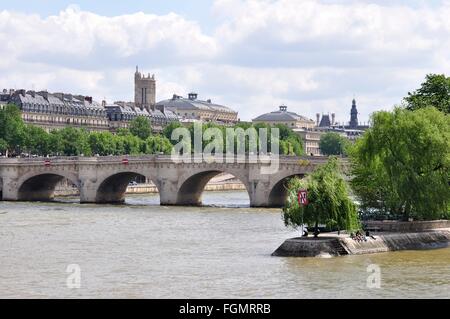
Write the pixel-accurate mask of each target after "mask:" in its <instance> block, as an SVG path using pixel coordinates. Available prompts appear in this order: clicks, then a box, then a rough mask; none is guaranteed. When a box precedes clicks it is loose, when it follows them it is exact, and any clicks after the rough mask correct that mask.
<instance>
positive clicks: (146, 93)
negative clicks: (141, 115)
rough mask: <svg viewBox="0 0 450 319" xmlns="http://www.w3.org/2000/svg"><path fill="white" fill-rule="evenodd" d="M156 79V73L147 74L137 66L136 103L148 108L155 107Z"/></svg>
mask: <svg viewBox="0 0 450 319" xmlns="http://www.w3.org/2000/svg"><path fill="white" fill-rule="evenodd" d="M155 95H156V81H155V75H154V74H153V75H152V76H150V73H149V74H148V76H145V75H144V74H141V72H139V70H138V67H137V66H136V73H134V104H135V105H136V106H137V107H140V108H141V109H142V108H146V109H147V110H150V109H154V107H155V98H156V96H155Z"/></svg>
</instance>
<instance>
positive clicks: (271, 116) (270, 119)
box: [252, 105, 315, 129]
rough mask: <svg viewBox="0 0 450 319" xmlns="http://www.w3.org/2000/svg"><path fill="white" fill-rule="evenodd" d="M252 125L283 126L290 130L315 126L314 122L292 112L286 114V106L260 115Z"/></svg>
mask: <svg viewBox="0 0 450 319" xmlns="http://www.w3.org/2000/svg"><path fill="white" fill-rule="evenodd" d="M252 122H253V123H266V124H270V125H276V124H284V125H286V126H288V127H290V128H291V129H294V128H303V129H310V128H313V127H314V126H315V124H314V121H313V120H311V119H308V118H307V117H305V116H302V115H299V114H297V113H294V112H288V110H287V106H286V105H281V106H280V108H279V110H278V111H274V112H270V113H265V114H262V115H260V116H258V117H256V118H254V119H253V120H252Z"/></svg>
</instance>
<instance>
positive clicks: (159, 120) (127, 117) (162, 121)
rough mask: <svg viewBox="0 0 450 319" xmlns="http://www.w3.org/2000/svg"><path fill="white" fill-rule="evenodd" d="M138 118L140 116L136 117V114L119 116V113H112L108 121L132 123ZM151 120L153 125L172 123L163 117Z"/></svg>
mask: <svg viewBox="0 0 450 319" xmlns="http://www.w3.org/2000/svg"><path fill="white" fill-rule="evenodd" d="M137 116H138V115H135V114H123V113H121V114H118V113H114V114H111V113H109V114H108V119H109V120H110V121H131V120H133V119H134V118H136V117H137ZM150 120H151V121H152V122H153V123H159V124H165V123H168V122H170V119H168V118H166V117H162V116H155V117H151V118H150Z"/></svg>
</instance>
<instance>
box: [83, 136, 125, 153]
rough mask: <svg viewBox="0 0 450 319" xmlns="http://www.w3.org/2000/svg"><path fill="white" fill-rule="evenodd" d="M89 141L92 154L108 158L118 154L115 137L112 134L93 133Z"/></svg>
mask: <svg viewBox="0 0 450 319" xmlns="http://www.w3.org/2000/svg"><path fill="white" fill-rule="evenodd" d="M88 141H89V146H90V148H91V153H92V154H98V155H100V156H107V155H113V154H115V153H116V143H115V137H114V135H113V134H112V133H110V132H91V133H90V134H89V137H88ZM117 155H120V154H117Z"/></svg>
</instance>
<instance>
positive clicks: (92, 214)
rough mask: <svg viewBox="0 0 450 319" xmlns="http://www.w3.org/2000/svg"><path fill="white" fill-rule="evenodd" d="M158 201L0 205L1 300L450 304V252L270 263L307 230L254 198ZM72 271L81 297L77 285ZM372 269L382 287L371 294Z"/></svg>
mask: <svg viewBox="0 0 450 319" xmlns="http://www.w3.org/2000/svg"><path fill="white" fill-rule="evenodd" d="M158 201H159V199H158V196H157V195H139V196H129V197H127V203H126V204H125V205H119V206H114V205H90V204H85V205H81V204H79V203H76V201H75V200H65V202H64V203H13V202H0V297H1V298H19V297H21V298H48V297H54V298H67V297H69V298H80V297H81V298H95V297H98V298H366V297H368V298H386V297H389V298H403V297H413V298H414V297H417V298H419V297H421V298H450V248H445V249H437V250H427V251H401V252H390V253H380V254H374V255H362V256H346V257H337V258H281V257H272V256H271V255H270V254H271V253H272V252H273V251H274V250H275V249H276V248H277V247H278V246H279V245H280V244H281V243H282V242H283V241H284V240H285V239H286V238H289V237H293V236H297V235H298V233H297V232H295V231H291V230H288V229H286V228H285V227H284V225H283V222H282V220H281V213H280V210H279V209H256V208H249V207H248V197H247V194H246V193H245V192H206V193H205V194H204V203H205V204H206V205H209V206H204V207H161V206H158ZM214 205H219V206H220V207H217V206H214ZM71 264H76V265H78V266H76V267H79V268H77V269H79V271H80V272H79V273H80V278H81V279H80V282H79V283H80V288H78V289H73V288H72V289H71V288H68V286H67V278H68V276H69V275H70V274H69V273H67V272H66V270H67V267H68V265H71ZM373 264H375V265H377V266H379V267H380V268H379V269H380V272H381V275H380V278H381V284H380V288H368V286H367V278H368V276H369V275H370V274H369V273H368V272H367V268H368V266H369V265H373Z"/></svg>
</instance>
